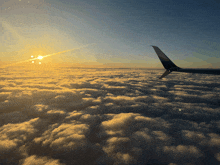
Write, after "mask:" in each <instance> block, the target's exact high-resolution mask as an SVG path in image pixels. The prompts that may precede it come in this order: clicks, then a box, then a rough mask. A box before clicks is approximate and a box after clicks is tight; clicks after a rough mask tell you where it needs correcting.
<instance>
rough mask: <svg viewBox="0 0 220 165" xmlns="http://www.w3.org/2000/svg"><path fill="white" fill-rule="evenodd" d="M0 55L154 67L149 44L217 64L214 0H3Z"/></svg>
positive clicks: (176, 57) (183, 62)
mask: <svg viewBox="0 0 220 165" xmlns="http://www.w3.org/2000/svg"><path fill="white" fill-rule="evenodd" d="M0 4H1V16H0V21H1V38H2V40H1V44H0V45H1V46H0V48H1V54H0V58H1V62H6V61H24V60H27V59H29V58H30V56H31V55H32V54H34V55H39V54H41V55H47V54H50V53H56V52H60V51H64V50H68V49H74V48H76V49H77V48H79V47H83V46H85V45H87V47H84V48H82V49H80V50H79V49H77V50H76V51H71V52H68V53H64V54H59V55H56V56H53V57H50V58H49V57H48V58H45V59H44V62H45V63H47V62H54V63H57V62H59V63H62V62H64V63H65V62H71V63H80V64H88V65H91V64H92V65H93V64H94V65H107V66H109V65H116V66H117V65H121V66H125V67H162V65H161V64H160V62H159V60H158V59H157V56H156V54H155V52H154V51H153V49H152V47H151V46H150V45H156V46H158V47H159V48H161V50H163V51H164V52H165V54H166V55H168V57H170V58H171V59H172V60H173V61H175V63H176V64H177V65H179V66H181V67H207V68H219V64H220V59H219V54H220V32H219V27H220V23H219V19H220V10H219V8H220V3H219V2H218V1H217V0H185V1H177V0H166V1H162V0H158V1H156V2H155V1H153V0H145V1H143V0H137V1H131V0H120V1H116V0H111V1H110V0H96V1H95V0H74V1H72V0H62V1H61V0H3V1H1V2H0Z"/></svg>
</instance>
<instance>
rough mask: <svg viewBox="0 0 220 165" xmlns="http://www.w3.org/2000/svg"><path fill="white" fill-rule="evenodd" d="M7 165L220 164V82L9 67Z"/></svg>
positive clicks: (3, 98)
mask: <svg viewBox="0 0 220 165" xmlns="http://www.w3.org/2000/svg"><path fill="white" fill-rule="evenodd" d="M0 72H1V80H0V109H1V110H0V161H1V163H2V164H21V165H27V164H62V165H64V164H109V165H110V164H114V165H117V164H167V165H168V164H170V165H171V164H180V165H182V164H219V163H220V134H219V132H220V122H219V120H220V116H219V114H220V106H219V104H220V100H219V98H220V97H219V91H220V88H219V86H220V84H219V78H220V77H219V76H211V75H196V74H195V75H193V76H192V75H191V74H175V73H173V74H170V75H169V76H168V77H167V78H165V79H163V80H158V77H159V75H161V74H162V72H163V71H161V70H146V69H110V68H98V69H95V68H90V69H89V68H87V69H83V68H81V69H77V68H72V67H56V68H55V67H54V68H40V67H39V68H38V69H36V68H25V67H19V68H17V67H11V68H8V69H7V68H5V69H1V70H0Z"/></svg>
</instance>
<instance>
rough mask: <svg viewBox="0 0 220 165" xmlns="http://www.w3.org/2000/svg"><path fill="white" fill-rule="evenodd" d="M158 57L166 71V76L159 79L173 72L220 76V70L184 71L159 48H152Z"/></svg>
mask: <svg viewBox="0 0 220 165" xmlns="http://www.w3.org/2000/svg"><path fill="white" fill-rule="evenodd" d="M152 47H153V48H154V50H155V52H156V54H157V55H158V57H159V59H160V61H161V63H162V64H163V66H164V68H165V69H166V71H165V72H164V74H163V75H162V76H161V77H160V78H159V79H162V78H163V77H165V76H167V75H168V74H170V73H171V72H172V71H176V72H186V73H200V74H213V75H220V69H206V68H202V69H196V68H194V69H188V68H187V69H183V68H180V67H178V66H177V65H175V64H174V63H173V62H172V61H171V60H170V59H169V58H168V57H167V56H166V55H165V54H164V53H163V52H162V51H161V50H160V49H159V48H158V47H157V46H152Z"/></svg>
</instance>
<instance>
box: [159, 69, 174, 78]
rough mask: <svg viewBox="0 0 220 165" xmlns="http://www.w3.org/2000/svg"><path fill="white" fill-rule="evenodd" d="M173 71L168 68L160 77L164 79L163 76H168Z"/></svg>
mask: <svg viewBox="0 0 220 165" xmlns="http://www.w3.org/2000/svg"><path fill="white" fill-rule="evenodd" d="M170 73H171V72H170V71H169V70H166V71H165V72H164V73H163V75H162V76H160V78H159V79H162V78H163V77H165V76H167V75H168V74H170Z"/></svg>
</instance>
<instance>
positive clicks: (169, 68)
mask: <svg viewBox="0 0 220 165" xmlns="http://www.w3.org/2000/svg"><path fill="white" fill-rule="evenodd" d="M152 47H153V48H154V50H155V52H156V53H157V55H158V57H159V59H160V61H161V63H162V64H163V66H164V68H165V69H166V72H165V73H164V74H163V75H162V76H161V77H160V79H162V78H163V77H165V76H167V75H168V74H169V73H171V72H172V71H174V70H178V69H179V67H178V66H176V65H175V64H174V63H173V62H172V61H171V60H170V59H169V58H168V57H167V56H166V55H165V54H164V53H163V52H162V51H161V50H160V49H159V48H158V47H157V46H152Z"/></svg>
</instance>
